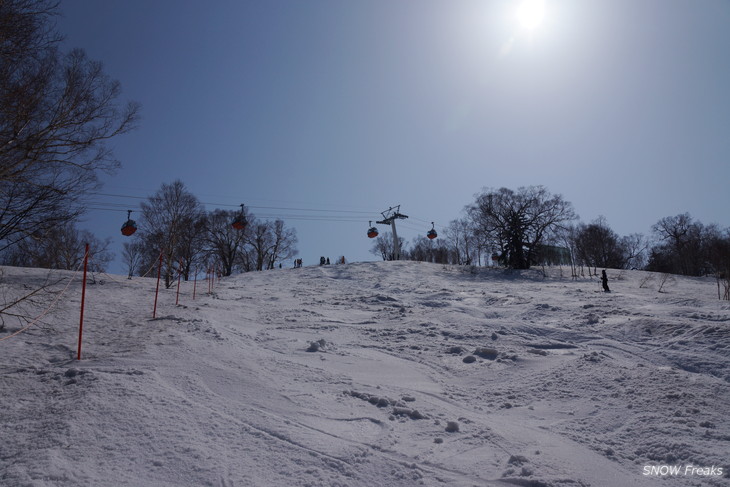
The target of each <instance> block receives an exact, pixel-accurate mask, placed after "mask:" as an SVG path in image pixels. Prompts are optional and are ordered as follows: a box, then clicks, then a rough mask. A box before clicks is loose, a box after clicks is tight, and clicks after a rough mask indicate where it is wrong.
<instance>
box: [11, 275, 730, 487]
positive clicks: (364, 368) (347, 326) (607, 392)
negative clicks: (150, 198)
mask: <svg viewBox="0 0 730 487" xmlns="http://www.w3.org/2000/svg"><path fill="white" fill-rule="evenodd" d="M548 274H549V275H548V277H544V276H543V274H542V272H541V271H539V270H531V271H524V272H508V271H504V270H495V269H471V268H459V267H446V266H441V265H434V264H425V263H415V262H380V263H361V264H350V265H337V266H334V265H333V266H325V267H309V268H306V267H305V268H301V269H284V270H275V271H268V272H260V273H248V274H244V275H239V276H234V277H230V278H226V279H224V280H222V281H221V282H220V283H217V284H216V286H215V288H214V290H213V293H212V294H210V295H209V294H207V290H208V289H207V284H205V283H198V284H199V285H198V288H197V297H196V299H195V300H193V299H192V291H193V289H192V288H193V284H192V283H187V282H186V283H182V287H181V296H180V305H177V306H176V305H175V288H174V287H173V288H172V289H169V290H162V291H161V296H160V299H159V304H158V311H157V319H154V320H153V319H151V315H152V306H153V301H154V294H153V293H154V286H155V282H154V281H153V280H150V279H143V278H135V279H133V280H127V279H124V278H123V277H120V276H107V275H96V276H94V277H95V279H94V283H93V284H90V285H89V288H88V290H87V308H86V318H85V324H84V343H83V357H82V358H83V360H81V361H76V360H75V352H76V340H77V335H78V331H77V329H78V321H79V302H80V296H81V292H80V282H79V278H78V275H77V274H73V273H65V272H54V273H52V274H51V277H52V278H54V277H55V278H59V277H60V278H62V281H61V282H58V283H56V284H54V285H53V286H52V288H53V289H55V290H57V291H58V292H60V291H61V290H63V289H64V286H66V285H67V283H68V279H69V278H70V277H75V281H73V282H72V284H71V285H70V286H69V288H68V289H67V290H66V292H65V294H63V296H62V297H61V299H60V300H59V301H58V304H57V306H56V307H55V308H54V309H53V310H52V311H51V312H50V313H49V314H48V315H46V316H45V317H44V318H43V320H42V322H41V323H39V324H38V325H35V326H33V327H31V328H30V329H28V330H27V331H25V332H23V333H21V334H19V335H17V336H14V337H12V338H9V339H6V340H3V341H0V485H3V486H5V485H7V486H80V485H82V486H109V485H114V486H204V485H210V486H337V485H339V486H373V485H380V486H411V485H414V486H415V485H428V486H434V485H450V486H451V485H455V486H510V485H516V486H535V487H537V486H634V485H635V486H651V485H671V486H721V485H730V475H729V473H730V424H729V423H728V421H727V418H728V415H729V414H730V393H728V385H730V367H728V364H729V362H730V304H729V303H727V302H723V301H719V300H718V299H717V294H716V288H715V284H714V281H712V280H709V279H690V278H680V277H673V278H671V279H670V280H669V281H667V282H665V283H663V287H662V292H659V291H658V288H659V286H660V281H661V276H659V275H652V274H648V273H645V272H640V271H618V270H609V271H608V275H609V278H610V279H611V280H610V282H609V284H610V286H611V288H612V291H613V292H612V293H610V294H605V293H603V292H600V283H599V281H598V280H597V279H595V278H593V279H590V278H582V279H579V280H572V279H570V277H569V273H566V272H565V271H564V270H563V271H561V270H560V269H558V268H553V269H548ZM48 276H49V274H48V272H47V271H41V270H28V269H16V268H2V280H1V281H0V286H1V289H0V291H1V292H2V295H3V297H4V299H5V301H9V300H11V299H12V298H13V297H14V296H21V295H25V294H27V293H28V292H30V290H32V289H34V288H36V287H38V286H39V285H40V284H42V283H43V282H45V281H46V279H47V278H48ZM53 297H54V296H51V295H44V296H41V298H39V299H40V301H41V302H37V303H35V304H26V305H24V306H25V308H26V313H39V312H40V311H42V310H43V309H45V308H46V307H48V306H49V305H50V304H51V302H50V301H51V299H52V298H53ZM34 298H35V297H34ZM20 326H21V325H20V324H19V323H18V322H17V321H13V320H12V319H11V318H9V317H8V316H6V317H5V328H4V329H3V330H1V331H0V340H1V339H3V338H6V337H8V336H9V335H10V334H11V333H13V332H15V331H16V330H17V329H19V328H20ZM652 466H653V467H654V468H653V469H652ZM713 468H714V469H713ZM719 472H721V473H719Z"/></svg>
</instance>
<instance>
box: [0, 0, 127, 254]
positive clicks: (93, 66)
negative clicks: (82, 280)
mask: <svg viewBox="0 0 730 487" xmlns="http://www.w3.org/2000/svg"><path fill="white" fill-rule="evenodd" d="M57 6H58V4H57V2H53V1H48V0H3V1H1V2H0V241H1V242H0V250H2V249H6V248H9V247H12V246H13V245H15V244H18V243H19V242H20V241H22V240H24V239H25V238H28V237H29V236H30V235H32V234H34V235H35V236H36V237H37V235H38V234H43V235H47V234H48V232H47V230H49V229H51V228H57V227H58V226H60V225H62V224H64V223H66V222H70V221H73V220H74V219H76V218H77V217H78V215H79V214H80V213H81V212H82V211H83V204H82V203H83V195H84V194H85V193H87V192H88V191H89V190H91V189H93V188H96V187H97V186H98V179H97V176H98V172H99V171H112V170H114V169H115V168H116V167H117V166H118V161H116V160H115V159H114V157H113V155H112V153H111V150H110V149H109V147H108V145H107V142H108V141H109V140H110V139H111V138H113V137H115V136H117V135H119V134H122V133H125V132H127V131H129V130H130V129H131V128H132V127H133V126H134V124H135V122H136V120H137V114H138V110H139V107H138V106H137V105H136V104H134V103H129V104H126V106H120V105H119V104H118V103H117V99H118V98H119V95H120V92H121V89H120V85H119V83H118V82H117V81H114V80H111V79H109V77H108V76H107V75H106V74H105V73H104V71H103V69H102V65H101V63H99V62H95V61H91V60H89V59H88V58H87V57H86V55H85V53H84V52H83V51H82V50H80V49H75V50H72V51H71V52H69V53H67V54H63V53H61V51H60V50H59V47H60V41H61V36H60V35H58V33H56V31H55V28H54V25H53V22H52V17H53V15H55V14H56V11H57Z"/></svg>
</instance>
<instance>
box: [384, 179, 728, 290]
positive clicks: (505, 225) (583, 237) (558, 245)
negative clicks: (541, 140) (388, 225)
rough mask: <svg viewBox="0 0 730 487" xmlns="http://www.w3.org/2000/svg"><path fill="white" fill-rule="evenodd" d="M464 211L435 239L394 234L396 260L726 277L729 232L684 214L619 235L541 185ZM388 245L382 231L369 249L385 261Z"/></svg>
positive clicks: (489, 195)
mask: <svg viewBox="0 0 730 487" xmlns="http://www.w3.org/2000/svg"><path fill="white" fill-rule="evenodd" d="M463 213H464V216H463V217H461V218H458V219H456V220H453V221H451V222H450V223H449V224H448V226H446V227H445V228H444V229H443V231H442V232H441V235H440V237H439V238H438V239H436V240H428V239H427V238H425V237H418V238H416V239H415V240H414V241H413V242H411V244H410V245H407V244H406V242H405V241H404V240H403V239H400V245H401V249H400V255H401V258H404V259H410V260H417V261H426V262H436V263H443V264H456V265H487V264H489V263H497V264H498V265H502V266H505V267H509V268H513V269H528V268H530V267H531V266H535V265H550V264H563V265H570V266H571V268H572V269H573V273H574V275H578V274H580V273H585V270H586V269H587V270H588V272H589V273H591V272H593V273H595V272H596V269H598V268H614V269H645V270H649V271H656V272H665V273H672V274H681V275H686V276H706V275H714V276H718V278H723V277H725V276H728V275H730V230H729V229H722V228H720V227H718V226H717V225H714V224H713V225H703V224H702V223H701V222H699V221H695V220H693V219H692V217H691V216H690V215H689V214H688V213H685V214H681V215H677V216H670V217H665V218H662V219H661V220H659V221H658V222H657V223H656V224H655V225H654V226H653V227H652V234H651V236H650V237H649V238H647V237H646V236H644V235H642V234H631V235H627V236H619V235H618V234H617V233H616V232H615V231H613V230H612V229H611V227H610V226H609V224H608V222H607V221H606V219H605V218H604V217H599V218H598V219H596V220H595V221H593V222H590V223H582V222H579V221H577V215H576V214H575V212H574V211H573V208H572V205H571V204H570V203H569V202H567V201H565V200H564V199H563V198H562V196H560V195H553V194H551V193H550V192H549V191H548V190H547V189H545V188H544V187H543V186H530V187H522V188H518V189H517V190H516V191H515V190H511V189H507V188H501V189H497V190H495V189H485V190H483V191H482V192H481V193H479V194H477V195H476V197H475V200H474V202H473V203H472V204H470V205H467V206H466V207H465V208H464V212H463ZM392 247H393V239H392V235H391V234H390V232H384V233H382V234H381V235H380V236H379V237H378V238H377V240H376V242H375V243H374V245H373V248H372V249H371V252H372V253H373V254H375V255H378V256H380V257H382V258H383V260H390V259H392V258H393V256H394V255H395V252H394V249H393V248H392ZM591 268H592V269H593V271H591Z"/></svg>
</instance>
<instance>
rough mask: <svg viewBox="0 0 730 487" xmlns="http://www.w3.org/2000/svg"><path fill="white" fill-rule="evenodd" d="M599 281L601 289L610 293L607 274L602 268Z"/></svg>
mask: <svg viewBox="0 0 730 487" xmlns="http://www.w3.org/2000/svg"><path fill="white" fill-rule="evenodd" d="M601 282H602V283H603V290H604V291H605V292H607V293H610V292H611V290H610V289H608V276H607V275H606V269H603V271H601Z"/></svg>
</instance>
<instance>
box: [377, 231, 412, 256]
mask: <svg viewBox="0 0 730 487" xmlns="http://www.w3.org/2000/svg"><path fill="white" fill-rule="evenodd" d="M404 244H405V240H404V239H403V237H398V245H399V246H400V249H398V253H396V249H394V248H393V234H392V233H391V232H389V231H385V232H383V233H381V234H380V235H379V236H378V237H376V238H375V242H374V243H373V247H372V248H371V249H370V253H371V254H374V255H380V256H381V257H382V258H383V260H396V259H395V256H396V255H400V254H401V249H403V246H404Z"/></svg>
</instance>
